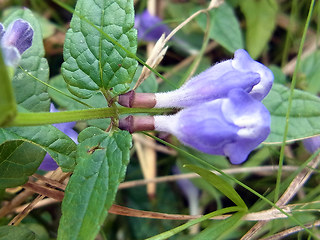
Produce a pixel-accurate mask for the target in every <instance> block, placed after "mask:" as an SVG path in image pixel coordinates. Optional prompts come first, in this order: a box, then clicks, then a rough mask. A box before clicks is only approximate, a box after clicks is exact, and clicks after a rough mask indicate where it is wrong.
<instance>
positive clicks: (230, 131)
mask: <svg viewBox="0 0 320 240" xmlns="http://www.w3.org/2000/svg"><path fill="white" fill-rule="evenodd" d="M154 124H155V130H158V131H165V132H169V133H171V134H173V135H175V136H176V137H177V138H178V139H179V140H180V141H181V142H182V143H183V144H185V145H187V146H190V147H193V148H195V149H197V150H200V151H202V152H205V153H208V154H216V155H225V156H227V157H229V159H230V161H231V163H233V164H240V163H242V162H244V161H245V160H246V158H247V157H248V155H249V153H250V152H251V151H252V150H253V149H255V148H256V147H257V146H258V145H259V144H260V143H261V142H262V141H263V140H265V139H266V138H267V136H268V135H269V132H270V114H269V112H268V110H267V109H266V108H265V106H264V105H263V104H262V103H261V102H260V101H258V100H256V99H254V98H253V97H252V96H250V95H249V94H247V93H246V92H245V91H243V90H241V89H232V90H230V91H229V93H228V95H227V97H225V98H220V99H217V100H214V101H210V102H205V103H203V104H199V105H195V106H192V107H189V108H185V109H182V110H181V111H179V112H178V113H176V114H175V115H170V116H154Z"/></svg>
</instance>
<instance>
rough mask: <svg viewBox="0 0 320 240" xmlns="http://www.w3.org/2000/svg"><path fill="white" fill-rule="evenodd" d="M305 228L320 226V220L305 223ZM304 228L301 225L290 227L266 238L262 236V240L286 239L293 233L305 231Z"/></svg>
mask: <svg viewBox="0 0 320 240" xmlns="http://www.w3.org/2000/svg"><path fill="white" fill-rule="evenodd" d="M304 226H305V228H313V227H319V226H320V221H316V222H314V223H310V224H306V225H304ZM303 230H304V228H302V227H300V226H296V227H293V228H289V229H287V230H285V231H282V232H279V233H277V234H274V235H272V236H269V237H266V238H261V240H278V239H284V238H285V237H288V236H289V235H291V234H294V233H297V232H300V231H303Z"/></svg>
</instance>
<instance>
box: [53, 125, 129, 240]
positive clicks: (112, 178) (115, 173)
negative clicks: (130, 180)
mask: <svg viewBox="0 0 320 240" xmlns="http://www.w3.org/2000/svg"><path fill="white" fill-rule="evenodd" d="M78 139H79V142H80V144H79V145H78V153H77V163H78V164H77V166H76V168H75V170H74V173H73V175H72V176H71V178H70V181H69V183H68V186H67V188H66V191H65V197H64V199H63V203H62V217H61V220H60V226H59V231H58V238H57V239H58V240H62V239H67V240H72V239H77V240H81V239H85V240H90V239H94V238H95V236H96V234H97V233H98V231H99V228H100V225H101V224H102V223H103V221H104V219H105V218H106V216H107V213H108V209H109V208H110V206H111V205H112V203H113V201H114V199H115V196H116V193H117V189H118V185H119V183H120V182H121V181H122V180H123V179H124V176H125V173H126V167H127V164H128V163H129V152H130V148H131V135H130V134H129V133H128V132H127V131H116V132H113V133H110V134H109V133H106V132H105V131H102V130H100V129H98V128H94V127H90V128H87V129H85V130H84V131H82V132H81V133H80V134H79V138H78ZM70 223H72V224H70Z"/></svg>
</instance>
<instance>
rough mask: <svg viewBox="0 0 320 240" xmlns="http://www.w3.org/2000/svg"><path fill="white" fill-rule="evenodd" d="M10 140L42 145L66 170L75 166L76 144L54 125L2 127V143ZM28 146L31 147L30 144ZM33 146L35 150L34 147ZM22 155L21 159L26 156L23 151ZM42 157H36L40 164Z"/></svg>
mask: <svg viewBox="0 0 320 240" xmlns="http://www.w3.org/2000/svg"><path fill="white" fill-rule="evenodd" d="M8 140H10V141H13V140H22V141H25V142H28V143H32V144H33V145H36V146H38V147H40V148H41V149H43V150H45V151H46V152H48V153H49V154H50V155H51V157H52V158H53V159H54V160H55V161H56V162H57V163H58V165H59V166H60V167H61V168H62V169H63V170H64V171H72V170H73V168H74V166H75V153H76V144H75V143H74V142H73V141H72V140H71V139H70V138H69V137H68V136H67V135H65V134H64V133H62V132H61V131H60V130H58V129H57V128H55V127H54V126H51V125H44V126H37V127H14V128H6V129H0V143H3V142H5V141H8ZM28 146H29V147H30V145H28ZM31 148H32V149H33V150H34V147H31ZM38 151H39V150H38ZM40 151H41V150H40ZM41 152H42V151H41ZM38 156H40V155H38ZM20 157H21V159H23V158H24V154H23V152H22V153H21V155H20ZM42 158H43V156H42ZM42 158H41V159H40V160H39V159H38V160H37V159H35V160H34V161H35V162H38V163H39V164H40V162H41V160H42ZM39 161H40V162H39ZM39 164H38V165H39ZM35 170H36V169H35ZM31 174H33V172H32V173H31ZM31 174H30V175H31Z"/></svg>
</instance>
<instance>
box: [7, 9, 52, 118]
mask: <svg viewBox="0 0 320 240" xmlns="http://www.w3.org/2000/svg"><path fill="white" fill-rule="evenodd" d="M17 18H22V19H24V20H26V21H28V22H29V23H30V24H31V26H32V28H33V30H34V35H33V41H32V46H31V47H30V48H29V49H27V50H26V51H25V52H24V53H23V54H22V56H21V57H22V59H21V61H20V62H19V65H20V66H21V67H22V68H23V69H25V70H26V71H27V72H28V73H30V74H32V75H33V76H35V77H37V78H39V79H41V80H42V81H43V82H46V83H47V82H48V80H49V66H48V62H47V60H46V59H45V58H44V48H43V41H42V32H41V27H40V24H39V21H38V19H37V18H36V17H35V16H34V15H33V13H32V12H31V11H30V10H28V9H18V10H16V11H14V12H12V13H11V14H10V15H9V16H8V17H7V18H6V20H5V21H4V25H6V26H7V25H9V24H10V23H11V22H12V21H14V20H16V19H17ZM12 85H13V88H14V93H15V97H16V101H17V103H18V104H19V105H20V106H22V107H24V108H25V109H27V110H28V111H31V112H44V111H49V107H50V98H49V95H48V93H47V87H46V86H45V85H43V84H42V83H40V82H38V81H36V80H35V79H34V78H32V77H31V76H28V75H27V74H25V73H24V71H23V70H21V69H20V68H19V67H18V68H17V69H16V72H15V75H14V77H13V82H12Z"/></svg>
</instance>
